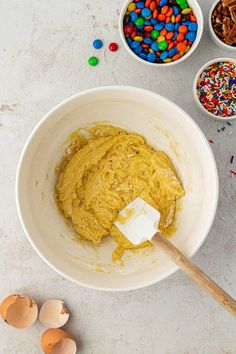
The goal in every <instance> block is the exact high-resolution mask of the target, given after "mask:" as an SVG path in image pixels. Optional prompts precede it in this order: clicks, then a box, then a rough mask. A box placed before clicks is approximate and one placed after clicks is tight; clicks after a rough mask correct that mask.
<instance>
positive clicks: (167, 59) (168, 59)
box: [163, 58, 172, 63]
mask: <svg viewBox="0 0 236 354" xmlns="http://www.w3.org/2000/svg"><path fill="white" fill-rule="evenodd" d="M163 61H164V63H170V62H171V61H172V59H171V58H166V59H164V60H163Z"/></svg>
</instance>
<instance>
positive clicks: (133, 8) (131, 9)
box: [128, 2, 136, 12]
mask: <svg viewBox="0 0 236 354" xmlns="http://www.w3.org/2000/svg"><path fill="white" fill-rule="evenodd" d="M135 9H136V5H135V4H134V3H133V2H132V3H131V4H129V6H128V10H129V11H130V12H132V11H134V10H135Z"/></svg>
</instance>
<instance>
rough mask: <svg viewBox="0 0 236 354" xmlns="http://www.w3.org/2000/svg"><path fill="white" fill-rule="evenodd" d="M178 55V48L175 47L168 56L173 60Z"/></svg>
mask: <svg viewBox="0 0 236 354" xmlns="http://www.w3.org/2000/svg"><path fill="white" fill-rule="evenodd" d="M177 53H178V50H177V49H176V47H174V48H172V49H170V50H169V52H168V55H169V57H170V58H172V57H173V56H174V55H175V54H177Z"/></svg>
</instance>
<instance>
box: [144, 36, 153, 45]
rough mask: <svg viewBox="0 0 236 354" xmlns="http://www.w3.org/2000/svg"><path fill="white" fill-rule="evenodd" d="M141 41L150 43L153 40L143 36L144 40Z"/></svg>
mask: <svg viewBox="0 0 236 354" xmlns="http://www.w3.org/2000/svg"><path fill="white" fill-rule="evenodd" d="M143 42H144V43H145V44H152V42H153V40H152V39H151V38H148V37H147V38H144V40H143Z"/></svg>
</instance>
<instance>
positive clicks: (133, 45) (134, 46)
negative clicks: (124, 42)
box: [130, 41, 140, 49]
mask: <svg viewBox="0 0 236 354" xmlns="http://www.w3.org/2000/svg"><path fill="white" fill-rule="evenodd" d="M138 46H140V42H138V41H134V42H132V43H131V44H130V47H131V48H132V49H135V48H137V47H138Z"/></svg>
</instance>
